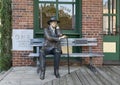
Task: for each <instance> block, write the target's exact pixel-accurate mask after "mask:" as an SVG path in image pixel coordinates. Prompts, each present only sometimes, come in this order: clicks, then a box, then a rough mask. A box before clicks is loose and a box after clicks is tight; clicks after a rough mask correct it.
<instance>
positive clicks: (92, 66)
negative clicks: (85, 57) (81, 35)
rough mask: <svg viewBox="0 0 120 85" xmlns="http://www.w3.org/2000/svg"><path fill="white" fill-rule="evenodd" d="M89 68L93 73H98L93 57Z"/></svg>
mask: <svg viewBox="0 0 120 85" xmlns="http://www.w3.org/2000/svg"><path fill="white" fill-rule="evenodd" d="M88 68H89V69H90V70H91V71H92V72H96V71H97V70H96V68H95V66H94V65H93V62H92V57H90V64H89V66H88Z"/></svg>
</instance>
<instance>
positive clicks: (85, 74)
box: [81, 67, 97, 85]
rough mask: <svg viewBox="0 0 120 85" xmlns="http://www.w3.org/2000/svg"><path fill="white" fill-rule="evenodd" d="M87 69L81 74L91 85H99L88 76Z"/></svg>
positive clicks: (83, 69)
mask: <svg viewBox="0 0 120 85" xmlns="http://www.w3.org/2000/svg"><path fill="white" fill-rule="evenodd" d="M85 68H86V67H82V68H81V72H82V73H83V75H84V76H85V78H86V79H87V80H88V82H89V84H90V85H97V84H96V82H95V81H94V80H93V79H92V78H91V76H90V75H89V74H88V72H87V71H86V70H85Z"/></svg>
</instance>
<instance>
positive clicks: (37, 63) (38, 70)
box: [36, 57, 40, 73]
mask: <svg viewBox="0 0 120 85" xmlns="http://www.w3.org/2000/svg"><path fill="white" fill-rule="evenodd" d="M36 66H37V73H39V72H40V61H39V57H38V58H37V60H36Z"/></svg>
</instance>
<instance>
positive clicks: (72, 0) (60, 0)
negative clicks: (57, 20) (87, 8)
mask: <svg viewBox="0 0 120 85" xmlns="http://www.w3.org/2000/svg"><path fill="white" fill-rule="evenodd" d="M58 1H59V2H75V0H58Z"/></svg>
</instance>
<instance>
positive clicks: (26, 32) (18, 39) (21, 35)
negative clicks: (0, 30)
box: [12, 29, 33, 51]
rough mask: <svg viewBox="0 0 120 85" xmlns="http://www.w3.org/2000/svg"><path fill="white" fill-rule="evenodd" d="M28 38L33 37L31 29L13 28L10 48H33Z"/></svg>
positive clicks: (23, 49) (22, 49)
mask: <svg viewBox="0 0 120 85" xmlns="http://www.w3.org/2000/svg"><path fill="white" fill-rule="evenodd" d="M30 39H33V30H32V29H13V32H12V50H19V51H29V50H33V48H32V47H31V46H30Z"/></svg>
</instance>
